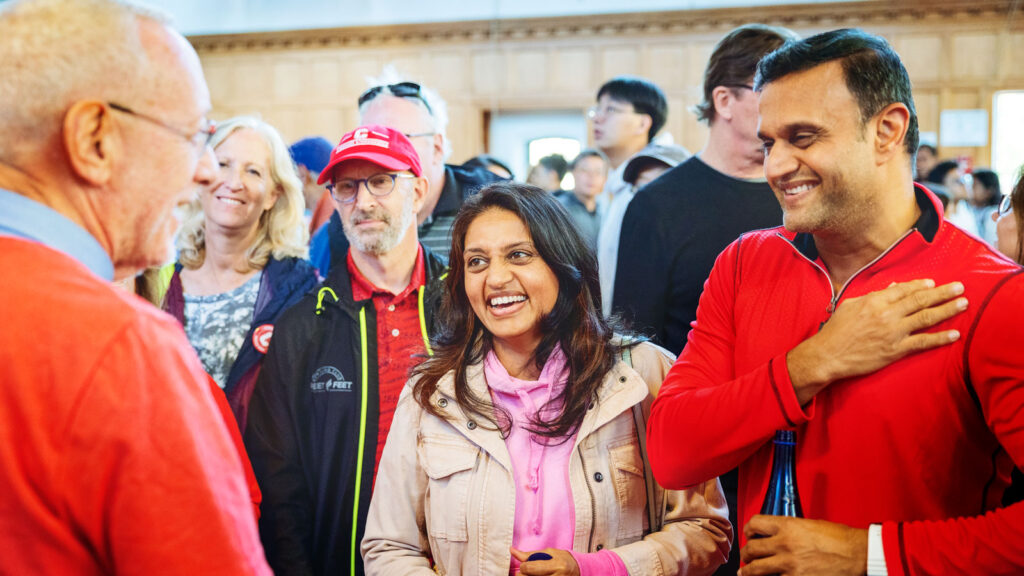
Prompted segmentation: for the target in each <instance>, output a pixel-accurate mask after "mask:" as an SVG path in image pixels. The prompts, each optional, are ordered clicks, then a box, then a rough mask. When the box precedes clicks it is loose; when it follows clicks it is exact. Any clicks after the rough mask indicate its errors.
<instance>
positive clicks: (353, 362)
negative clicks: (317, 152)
mask: <svg viewBox="0 0 1024 576" xmlns="http://www.w3.org/2000/svg"><path fill="white" fill-rule="evenodd" d="M319 182H320V183H321V184H324V183H326V184H328V189H329V190H330V191H331V195H332V197H333V199H334V203H335V209H336V210H337V212H338V216H339V217H340V219H341V222H342V225H343V227H344V232H345V236H346V237H347V238H348V241H349V249H348V254H347V257H346V263H347V265H346V266H340V265H338V266H333V267H331V270H330V273H329V275H328V276H327V279H326V280H325V282H324V284H323V286H322V287H321V288H320V289H319V290H317V291H314V292H311V293H310V294H308V295H307V296H306V297H305V298H304V299H303V300H301V301H300V302H299V303H298V304H296V305H295V306H294V307H293V308H291V309H289V310H287V311H285V313H284V314H283V315H282V316H281V318H280V320H278V323H277V326H276V328H275V332H274V339H273V341H272V343H271V345H270V349H269V350H268V351H267V357H266V360H265V362H264V366H263V372H262V374H261V375H260V379H259V381H258V382H257V384H256V389H255V391H254V392H253V398H252V402H251V404H250V408H249V425H248V427H247V429H246V433H245V444H246V448H247V449H248V451H249V455H250V457H251V458H252V461H253V468H254V469H255V471H256V477H257V479H258V480H259V483H260V487H261V488H262V490H263V510H262V517H261V519H260V535H261V537H262V539H263V545H264V548H265V549H266V552H267V559H268V560H269V561H270V564H271V566H272V567H273V568H274V571H275V573H278V574H282V573H284V574H291V573H308V574H363V566H362V560H361V559H360V557H359V548H358V546H359V542H360V540H362V537H363V527H364V523H365V518H366V510H367V507H368V505H369V502H370V494H371V491H372V489H373V481H374V477H375V475H376V470H377V464H378V463H379V462H380V454H381V450H382V449H383V448H384V440H385V439H386V438H387V434H388V430H389V428H390V426H391V418H392V415H393V414H394V410H395V405H396V404H397V402H398V396H399V394H400V393H401V391H402V387H403V385H404V384H405V381H406V379H407V378H408V374H409V370H410V369H411V368H412V367H413V366H414V365H415V364H416V362H417V361H418V358H420V357H422V355H423V354H429V353H430V352H431V351H430V345H429V340H430V334H431V331H430V330H431V327H432V326H433V312H434V310H435V309H436V308H437V304H438V302H439V301H440V296H441V288H442V284H441V278H442V276H443V274H444V271H445V265H444V262H443V261H442V260H441V259H440V258H438V257H437V256H435V255H434V254H433V253H432V252H430V250H428V249H426V248H424V247H423V246H422V245H421V244H420V243H419V240H418V238H417V234H416V213H417V211H418V210H419V209H420V208H421V207H422V204H423V201H424V197H425V196H426V193H427V190H428V187H429V183H428V182H427V179H426V178H424V177H423V176H422V170H421V167H420V161H419V157H418V156H417V154H416V150H415V149H414V148H413V146H412V144H411V143H410V142H409V139H408V138H406V137H405V135H403V134H402V133H401V132H398V131H397V130H392V129H391V128H386V127H383V126H363V127H361V128H357V129H356V130H353V131H352V132H349V133H348V134H346V135H345V136H344V137H343V138H342V139H341V142H339V143H338V145H337V146H336V147H335V148H334V150H332V152H331V157H330V160H329V161H328V163H327V166H326V167H325V168H324V170H323V172H322V173H321V174H320V178H319Z"/></svg>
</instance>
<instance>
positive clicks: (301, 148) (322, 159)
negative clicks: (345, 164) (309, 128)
mask: <svg viewBox="0 0 1024 576" xmlns="http://www.w3.org/2000/svg"><path fill="white" fill-rule="evenodd" d="M333 148H334V146H332V145H331V143H330V142H328V141H327V139H326V138H321V137H319V136H313V137H311V138H303V139H302V140H299V141H298V142H296V143H294V144H292V145H291V146H289V147H288V153H289V154H291V156H292V160H294V161H295V163H296V164H301V165H302V166H305V167H306V169H307V170H309V171H310V172H312V173H314V174H319V173H320V172H322V171H323V169H324V167H325V166H327V161H328V160H330V158H331V150H332V149H333Z"/></svg>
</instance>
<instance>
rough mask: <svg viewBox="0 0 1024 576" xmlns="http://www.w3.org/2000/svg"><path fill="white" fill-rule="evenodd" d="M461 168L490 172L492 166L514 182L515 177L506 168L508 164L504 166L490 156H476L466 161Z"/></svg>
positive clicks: (510, 170) (509, 169)
mask: <svg viewBox="0 0 1024 576" xmlns="http://www.w3.org/2000/svg"><path fill="white" fill-rule="evenodd" d="M463 166H464V167H469V168H482V169H484V170H490V169H491V167H492V166H496V167H498V168H501V169H502V170H504V171H505V172H508V173H509V177H510V178H511V179H512V180H515V175H514V174H513V173H512V169H511V168H509V167H508V164H505V163H504V162H502V161H501V160H499V159H497V158H495V157H494V156H491V155H490V154H477V155H476V156H473V157H472V158H470V159H469V160H466V162H465V163H464V164H463Z"/></svg>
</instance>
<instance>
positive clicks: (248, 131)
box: [163, 117, 317, 430]
mask: <svg viewBox="0 0 1024 576" xmlns="http://www.w3.org/2000/svg"><path fill="white" fill-rule="evenodd" d="M210 145H212V146H213V150H214V154H215V155H216V157H217V164H218V165H219V167H220V171H219V176H218V178H217V179H216V181H214V182H213V183H212V184H211V185H210V186H207V187H206V188H205V189H203V190H202V191H200V193H199V194H198V196H197V197H196V198H195V199H194V200H193V202H192V203H191V204H190V206H189V208H188V209H187V211H186V214H185V222H184V223H183V225H182V229H181V232H180V233H179V234H178V241H177V247H178V250H179V262H178V263H175V264H172V265H170V267H171V268H173V270H171V269H170V268H169V269H168V270H167V271H168V273H169V274H170V285H169V287H168V289H167V292H166V295H165V296H164V298H163V307H164V309H165V310H167V311H168V312H170V313H171V314H172V315H173V316H175V317H176V318H177V319H178V320H179V321H180V322H181V323H182V324H183V325H184V326H185V334H186V335H187V336H188V339H189V342H190V343H191V344H192V347H193V348H195V349H196V352H197V353H198V354H199V359H200V360H201V361H202V363H203V368H204V369H205V370H206V371H207V372H208V373H209V374H210V375H211V376H212V377H213V379H214V380H215V381H216V382H217V384H218V385H219V386H220V387H221V388H223V389H224V393H225V394H226V395H227V398H228V402H229V404H230V405H231V407H232V410H233V411H234V413H235V417H236V418H237V419H238V423H239V427H240V428H241V429H242V430H244V429H245V421H246V413H247V409H248V401H249V398H250V396H251V395H252V390H253V386H254V385H255V382H256V376H257V375H258V373H259V367H260V366H261V365H262V360H263V355H264V354H265V353H266V351H267V346H269V343H270V338H271V336H272V335H273V328H274V321H275V320H276V319H277V316H278V315H280V313H281V312H282V311H283V310H284V309H285V308H287V307H288V306H290V305H291V304H293V303H294V302H296V301H298V299H299V298H301V297H302V296H303V295H304V294H305V293H306V292H307V291H308V290H309V289H310V288H312V287H313V285H314V284H315V283H316V279H317V275H316V271H315V270H314V269H313V268H312V266H310V264H309V263H308V262H306V261H305V260H304V259H303V258H304V257H305V256H306V239H307V234H308V233H307V231H306V227H305V225H304V223H303V220H302V210H303V207H304V201H303V197H302V185H301V183H300V181H299V179H298V176H297V175H296V174H295V169H294V167H293V165H292V162H291V159H290V157H289V156H288V150H287V148H286V146H285V144H284V141H283V140H282V139H281V136H280V135H279V134H278V133H277V130H275V129H274V128H273V127H272V126H270V125H269V124H267V123H265V122H263V121H261V120H258V119H256V118H249V117H238V118H233V119H231V120H228V121H227V122H224V123H223V124H221V125H220V126H218V128H217V131H216V132H215V133H214V135H213V138H212V139H211V141H210Z"/></svg>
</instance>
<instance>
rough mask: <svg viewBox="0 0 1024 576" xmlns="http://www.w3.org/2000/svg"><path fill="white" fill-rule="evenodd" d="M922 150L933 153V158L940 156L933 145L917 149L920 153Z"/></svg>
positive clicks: (921, 146)
mask: <svg viewBox="0 0 1024 576" xmlns="http://www.w3.org/2000/svg"><path fill="white" fill-rule="evenodd" d="M921 150H927V151H929V152H931V153H932V156H938V155H939V151H938V150H936V149H935V146H932V145H931V144H921V145H920V146H918V147H917V151H918V152H920V151H921Z"/></svg>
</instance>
